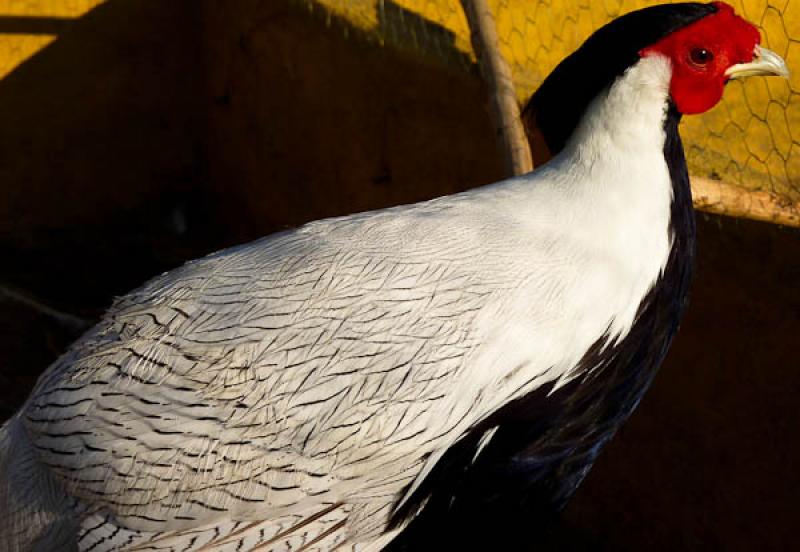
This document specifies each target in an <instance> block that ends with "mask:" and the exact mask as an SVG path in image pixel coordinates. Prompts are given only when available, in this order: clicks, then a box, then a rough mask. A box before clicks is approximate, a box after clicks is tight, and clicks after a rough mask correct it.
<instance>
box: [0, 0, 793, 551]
mask: <svg viewBox="0 0 800 552" xmlns="http://www.w3.org/2000/svg"><path fill="white" fill-rule="evenodd" d="M648 3H650V2H642V1H622V2H620V1H617V0H606V1H605V2H590V1H589V0H563V1H559V0H547V1H536V0H497V1H493V2H492V1H490V5H491V6H492V7H493V8H494V9H495V13H496V16H497V29H498V34H499V35H500V38H501V48H502V50H503V53H504V55H505V56H506V58H507V59H508V60H509V62H510V64H511V66H512V70H513V72H514V80H515V84H516V85H517V89H518V90H517V93H518V95H519V97H520V99H521V100H522V99H524V98H525V97H527V96H528V95H529V94H530V93H531V92H532V91H533V90H534V89H535V88H536V86H537V85H538V84H539V82H541V79H542V78H543V77H544V76H546V74H547V73H548V72H549V71H550V70H551V69H552V68H553V67H554V66H555V64H556V63H557V62H558V61H560V59H562V58H563V57H564V56H565V55H567V54H568V53H569V52H571V51H572V50H573V49H574V48H575V47H576V46H577V45H578V44H580V42H581V41H582V40H583V39H585V38H586V37H587V36H588V35H589V33H591V31H592V30H594V29H596V28H597V27H599V26H601V25H602V24H603V23H605V22H607V21H608V20H610V19H612V18H613V17H616V16H617V15H620V14H621V13H624V12H627V11H630V10H631V9H634V8H637V7H641V6H642V5H645V4H648ZM733 4H734V5H735V6H736V7H737V10H738V11H739V12H740V13H743V14H744V15H745V16H747V18H748V19H750V20H751V21H754V22H756V23H758V24H759V25H760V26H761V28H762V32H763V35H764V42H765V44H766V45H767V46H768V47H770V48H771V49H773V50H776V51H778V53H780V54H781V55H784V56H786V59H787V61H788V63H789V66H790V68H791V69H793V71H794V79H795V80H793V81H791V82H788V83H787V82H784V81H779V80H778V79H762V80H753V84H750V83H748V84H746V85H742V84H740V83H734V84H732V85H731V86H729V87H728V88H729V90H728V91H727V92H726V99H725V100H724V101H723V102H722V104H721V105H720V106H719V107H717V108H715V109H714V110H713V111H712V112H710V113H709V114H707V115H705V116H703V117H700V118H694V120H688V121H686V122H685V123H684V128H683V133H684V136H685V137H686V142H687V144H686V145H687V148H686V149H687V153H688V155H689V161H690V168H691V171H692V172H693V174H699V175H703V176H706V177H710V178H714V179H719V180H721V181H724V182H728V183H730V184H733V185H736V186H740V187H742V188H744V189H748V190H753V191H761V192H768V193H770V194H775V195H776V197H781V198H784V200H785V201H786V202H788V203H792V202H796V201H798V200H799V199H800V81H798V80H797V79H798V77H800V2H796V1H795V0H769V1H767V0H763V1H762V0H745V1H744V2H741V1H740V2H733ZM503 171H504V168H503V162H502V156H501V154H500V152H499V149H498V145H497V143H496V140H495V133H494V129H493V126H492V123H491V121H490V120H489V115H488V110H487V101H486V94H485V90H484V87H483V84H482V81H481V77H480V72H479V71H478V68H477V66H476V64H475V56H474V54H473V53H472V51H471V48H470V43H469V32H468V30H467V27H466V23H465V20H464V17H463V14H462V13H461V11H460V6H459V3H458V1H457V0H402V1H401V0H396V1H391V0H350V1H348V0H261V1H258V0H170V1H168V2H165V1H158V0H105V1H103V0H0V259H2V261H0V359H2V360H1V361H0V362H1V364H0V419H4V418H6V417H8V416H10V415H11V414H12V413H13V412H14V410H15V409H16V408H17V407H18V406H19V405H20V404H21V403H22V401H23V400H24V398H25V396H26V395H27V393H28V391H29V389H30V387H31V386H32V385H33V383H34V382H35V380H36V378H37V376H38V374H39V373H41V371H42V370H44V369H45V368H46V367H47V365H48V364H49V363H50V362H51V361H52V360H53V359H54V358H56V357H57V356H58V355H59V354H60V353H61V352H62V351H63V350H64V348H65V347H66V346H67V345H68V344H69V343H70V342H71V341H72V340H73V339H75V337H77V335H79V334H80V332H81V331H82V330H83V329H84V327H85V326H84V324H86V323H91V322H93V321H94V320H96V319H97V318H98V317H99V316H100V315H101V314H102V312H103V310H104V309H105V308H107V307H108V306H109V304H110V302H111V300H112V299H113V297H114V296H117V295H121V294H123V293H125V292H127V291H129V290H130V289H132V288H133V287H136V286H137V285H139V284H141V283H142V282H144V281H145V280H146V279H147V278H149V277H151V276H153V275H155V274H157V273H160V272H162V271H164V270H168V269H170V268H173V267H175V266H178V265H180V264H181V263H182V262H183V261H185V260H187V259H190V258H194V257H197V256H201V255H204V254H206V253H209V252H211V251H214V250H216V249H219V248H222V247H225V246H227V245H232V244H235V243H240V242H243V241H247V240H250V239H254V238H256V237H259V236H262V235H264V234H267V233H270V232H274V231H276V230H280V229H283V228H287V227H291V226H296V225H299V224H302V223H303V222H306V221H309V220H313V219H317V218H321V217H326V216H332V215H340V214H346V213H352V212H356V211H363V210H368V209H375V208H380V207H384V206H389V205H395V204H399V203H408V202H413V201H418V200H422V199H427V198H430V197H435V196H438V195H442V194H448V193H453V192H457V191H461V190H465V189H467V188H470V187H473V186H477V185H481V184H485V183H488V182H492V181H495V180H498V179H500V178H502V177H503ZM698 217H699V221H698V223H699V228H698V232H699V257H698V270H697V277H696V280H695V283H694V286H693V290H692V296H691V304H690V308H689V311H688V315H687V317H686V319H685V322H684V324H683V326H682V329H681V332H680V334H679V336H678V338H677V340H676V343H675V345H674V346H673V348H672V350H671V352H670V354H669V357H668V361H667V363H666V364H665V366H664V367H663V368H662V371H661V373H660V374H659V376H658V378H657V379H656V382H655V384H654V386H653V388H652V389H651V391H650V392H649V394H648V395H647V396H646V397H645V399H644V400H643V402H642V404H641V406H640V407H639V409H638V410H637V412H636V413H635V414H634V416H633V417H632V419H631V420H630V421H629V422H628V424H627V425H626V426H625V427H624V428H623V429H622V430H621V432H620V433H619V435H618V436H617V438H616V439H615V440H614V441H613V442H612V443H611V445H610V446H609V447H608V448H607V449H606V451H605V452H604V453H603V454H602V455H601V457H600V459H599V461H598V463H597V465H596V466H595V468H594V470H593V471H592V472H591V474H590V475H589V477H588V478H587V480H586V482H585V483H584V485H583V487H582V488H581V489H580V491H579V492H578V494H577V495H576V497H575V498H574V500H573V501H572V502H571V504H570V505H569V507H568V508H567V510H566V512H565V515H564V521H563V526H559V527H557V528H556V529H554V532H553V534H552V535H549V536H548V538H547V547H546V548H547V549H553V550H642V549H645V548H647V549H649V550H651V551H655V550H658V551H661V550H663V551H666V550H742V551H745V550H753V549H755V548H756V547H757V548H758V549H759V550H788V549H791V548H793V545H794V543H795V541H796V535H795V532H794V529H793V526H794V525H796V522H797V519H798V518H799V517H800V505H798V501H797V498H796V495H797V492H798V490H800V470H798V469H797V466H798V465H800V424H799V423H798V407H799V406H800V399H798V396H799V395H800V366H799V364H800V362H798V340H799V339H800V231H798V230H797V229H791V228H784V227H780V226H776V225H770V224H766V223H759V222H752V221H748V220H743V219H733V218H722V217H717V216H712V215H704V214H701V213H698ZM53 311H57V312H53ZM531 540H532V542H535V541H536V540H537V535H531Z"/></svg>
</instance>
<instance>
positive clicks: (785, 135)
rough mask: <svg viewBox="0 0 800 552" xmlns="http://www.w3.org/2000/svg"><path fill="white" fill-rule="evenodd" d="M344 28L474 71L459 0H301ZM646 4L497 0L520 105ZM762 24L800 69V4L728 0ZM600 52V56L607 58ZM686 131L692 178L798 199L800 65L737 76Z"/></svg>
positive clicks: (688, 121) (798, 0)
mask: <svg viewBox="0 0 800 552" xmlns="http://www.w3.org/2000/svg"><path fill="white" fill-rule="evenodd" d="M294 1H295V2H297V3H298V4H300V5H302V6H304V7H305V8H307V9H308V10H309V12H310V13H316V14H318V15H321V16H322V17H324V18H325V19H326V21H328V22H329V23H330V26H331V27H332V28H334V27H335V28H338V29H339V30H340V32H345V33H349V32H353V31H358V32H359V33H360V34H361V35H363V36H367V37H368V38H370V39H373V40H374V41H375V43H376V44H377V45H381V46H384V47H392V48H399V49H405V50H408V51H411V52H415V53H417V54H419V55H421V56H422V57H424V58H426V59H427V60H429V61H431V62H434V63H439V64H442V65H447V66H450V67H455V68H457V69H463V70H472V69H473V68H474V64H475V63H476V59H475V54H474V52H473V49H472V46H471V44H470V31H469V28H468V25H467V21H466V18H465V16H464V13H463V10H462V7H461V3H460V2H459V0H294ZM655 3H662V2H653V1H642V0H603V1H596V0H489V6H490V8H491V9H492V11H493V12H494V16H495V21H496V27H497V34H498V36H499V40H500V50H501V53H502V55H503V56H504V57H505V58H506V60H507V61H508V63H509V65H510V67H511V69H512V73H513V78H514V85H515V89H516V94H517V97H518V99H519V101H520V103H523V102H524V101H525V100H527V98H528V97H529V96H530V95H531V94H532V93H533V92H534V91H535V90H536V88H537V87H538V86H539V84H540V83H541V82H542V81H543V80H544V78H545V77H546V76H547V75H548V74H549V73H550V71H552V70H553V69H554V68H555V66H556V65H557V64H558V63H559V62H560V61H561V60H562V59H563V58H564V57H566V56H567V55H568V54H570V53H571V52H572V51H573V50H575V49H576V48H577V47H578V46H579V45H580V44H581V43H582V42H583V41H584V40H585V39H586V38H587V37H588V36H589V35H590V34H591V33H592V32H593V31H594V30H596V29H598V28H599V27H600V26H602V25H603V24H605V23H607V22H609V21H610V20H612V19H614V18H615V17H617V16H619V15H622V14H624V13H627V12H629V11H631V10H634V9H638V8H641V7H644V6H647V5H652V4H655ZM728 3H730V4H731V5H733V6H734V8H735V9H736V11H737V13H739V14H741V15H742V16H744V17H745V18H746V19H747V20H748V21H750V22H752V23H754V24H756V25H757V26H758V28H759V30H760V31H761V35H762V44H763V45H764V46H766V47H767V48H769V49H771V50H773V51H775V52H777V53H778V54H779V55H780V56H782V57H784V59H786V61H787V64H788V65H789V67H790V69H791V68H793V67H800V0H728ZM601 55H602V52H598V56H601ZM681 133H682V136H683V138H684V145H685V149H686V155H687V161H688V164H689V170H690V172H691V173H692V174H693V175H696V176H702V177H706V178H708V179H712V180H720V181H722V182H724V183H727V184H730V185H734V186H737V187H740V188H742V189H744V190H747V191H750V192H754V191H757V192H769V193H771V194H773V195H774V196H775V197H777V198H779V199H778V200H779V201H785V202H786V203H787V204H796V203H797V202H798V201H800V68H797V69H795V71H794V72H793V74H792V78H791V80H789V81H787V80H785V79H779V78H770V79H744V80H737V81H733V82H731V83H730V84H729V85H728V87H727V90H726V93H725V98H724V100H723V101H722V102H721V103H720V104H719V105H718V106H717V107H715V108H714V109H712V110H711V111H709V112H708V113H706V114H704V115H702V116H696V117H686V118H684V121H683V123H682V130H681Z"/></svg>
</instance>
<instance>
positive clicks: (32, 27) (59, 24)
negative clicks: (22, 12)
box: [0, 15, 74, 35]
mask: <svg viewBox="0 0 800 552" xmlns="http://www.w3.org/2000/svg"><path fill="white" fill-rule="evenodd" d="M73 21H74V20H73V19H71V18H68V17H24V16H19V17H13V16H8V15H0V33H3V34H52V35H60V34H62V33H64V32H65V31H66V30H67V28H69V26H70V25H71V24H72V23H73Z"/></svg>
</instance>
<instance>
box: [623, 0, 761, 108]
mask: <svg viewBox="0 0 800 552" xmlns="http://www.w3.org/2000/svg"><path fill="white" fill-rule="evenodd" d="M714 5H715V6H716V7H717V8H718V11H717V12H716V13H714V14H712V15H709V16H707V17H704V18H703V19H700V20H698V21H695V22H694V23H691V24H690V25H687V26H686V27H683V28H682V29H679V30H677V31H675V32H674V33H672V34H670V35H668V36H666V37H664V38H663V39H661V40H660V41H659V42H657V43H655V44H654V45H652V46H649V47H647V48H645V49H643V50H642V51H641V52H639V53H640V55H641V56H642V57H644V56H648V55H653V54H661V55H664V56H666V57H668V58H669V59H670V60H671V61H672V82H671V83H670V95H671V96H672V100H673V101H674V102H675V105H676V106H677V108H678V111H680V112H681V113H683V114H686V115H690V114H694V113H703V112H704V111H708V110H709V109H711V108H712V107H714V106H715V105H716V104H717V103H718V102H719V100H720V99H721V98H722V91H723V89H724V86H725V82H726V80H727V78H726V77H725V71H726V70H727V69H728V68H729V67H730V66H732V65H735V64H737V63H747V62H749V61H752V59H753V51H754V49H755V47H756V45H758V44H760V43H761V36H760V34H759V32H758V29H756V27H754V26H753V25H752V24H750V23H748V22H747V21H745V20H744V19H742V18H741V17H739V16H738V15H736V14H735V13H734V11H733V8H731V7H730V6H729V5H727V4H725V3H723V2H715V3H714ZM697 48H703V49H705V50H708V51H709V52H710V53H711V54H712V55H713V58H712V59H710V61H709V62H708V63H707V64H705V65H698V64H696V63H694V62H693V61H692V59H691V52H692V50H695V49H697Z"/></svg>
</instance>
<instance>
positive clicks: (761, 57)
mask: <svg viewBox="0 0 800 552" xmlns="http://www.w3.org/2000/svg"><path fill="white" fill-rule="evenodd" d="M757 75H762V76H767V75H775V76H778V77H784V78H787V79H788V78H789V68H788V67H787V66H786V62H785V61H783V58H782V57H781V56H779V55H778V54H776V53H775V52H773V51H772V50H767V49H766V48H762V47H761V46H756V50H755V54H754V57H753V61H751V62H749V63H737V64H736V65H732V66H730V67H728V70H727V71H725V76H726V77H728V78H729V79H741V78H743V77H753V76H757Z"/></svg>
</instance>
